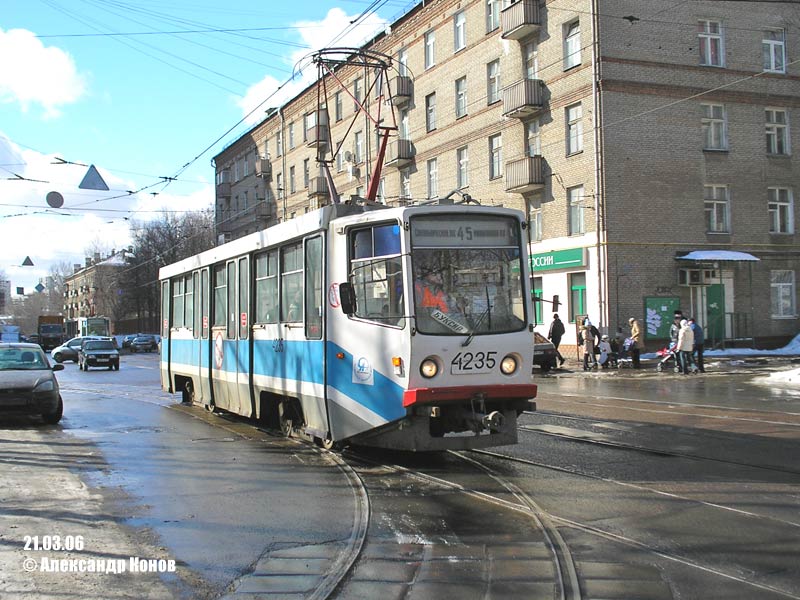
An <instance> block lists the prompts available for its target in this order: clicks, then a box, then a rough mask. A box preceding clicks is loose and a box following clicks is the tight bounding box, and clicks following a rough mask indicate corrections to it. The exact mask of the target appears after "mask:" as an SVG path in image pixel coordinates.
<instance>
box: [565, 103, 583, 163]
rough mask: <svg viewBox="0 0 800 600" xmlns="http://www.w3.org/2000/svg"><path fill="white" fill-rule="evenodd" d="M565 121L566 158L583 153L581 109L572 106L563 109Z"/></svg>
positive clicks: (575, 105) (574, 105) (579, 106)
mask: <svg viewBox="0 0 800 600" xmlns="http://www.w3.org/2000/svg"><path fill="white" fill-rule="evenodd" d="M565 114H566V121H567V156H569V155H570V154H576V153H578V152H583V122H582V118H583V108H582V106H581V105H580V103H579V104H573V105H572V106H568V107H567V108H566V109H565Z"/></svg>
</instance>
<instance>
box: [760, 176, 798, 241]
mask: <svg viewBox="0 0 800 600" xmlns="http://www.w3.org/2000/svg"><path fill="white" fill-rule="evenodd" d="M767 199H768V204H769V232H770V233H794V202H793V198H792V190H790V189H788V188H778V187H775V188H768V189H767Z"/></svg>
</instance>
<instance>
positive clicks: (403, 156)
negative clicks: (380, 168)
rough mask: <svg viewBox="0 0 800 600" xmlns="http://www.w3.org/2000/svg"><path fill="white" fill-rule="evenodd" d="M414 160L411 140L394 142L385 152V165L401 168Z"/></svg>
mask: <svg viewBox="0 0 800 600" xmlns="http://www.w3.org/2000/svg"><path fill="white" fill-rule="evenodd" d="M413 160H414V144H413V143H412V142H411V140H400V139H397V140H394V141H393V142H391V143H390V144H389V148H388V149H387V150H386V161H385V162H386V164H387V165H392V166H395V167H398V168H400V167H403V166H405V165H407V164H408V163H410V162H411V161H413Z"/></svg>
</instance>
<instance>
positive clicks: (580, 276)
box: [568, 273, 586, 323]
mask: <svg viewBox="0 0 800 600" xmlns="http://www.w3.org/2000/svg"><path fill="white" fill-rule="evenodd" d="M568 277H569V322H570V323H574V322H575V317H577V316H578V315H585V314H586V273H570V274H569V276H568Z"/></svg>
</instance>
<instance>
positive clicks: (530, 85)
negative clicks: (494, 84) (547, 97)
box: [503, 79, 544, 119]
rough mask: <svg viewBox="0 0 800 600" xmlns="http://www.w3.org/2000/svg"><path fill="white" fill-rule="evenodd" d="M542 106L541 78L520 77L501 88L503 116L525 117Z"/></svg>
mask: <svg viewBox="0 0 800 600" xmlns="http://www.w3.org/2000/svg"><path fill="white" fill-rule="evenodd" d="M543 107H544V83H543V82H542V80H541V79H522V80H520V81H517V82H516V83H512V84H511V85H510V86H508V87H507V88H504V89H503V116H504V117H514V118H517V119H526V118H528V117H530V116H533V115H535V114H536V113H537V112H539V111H540V110H542V108H543Z"/></svg>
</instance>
